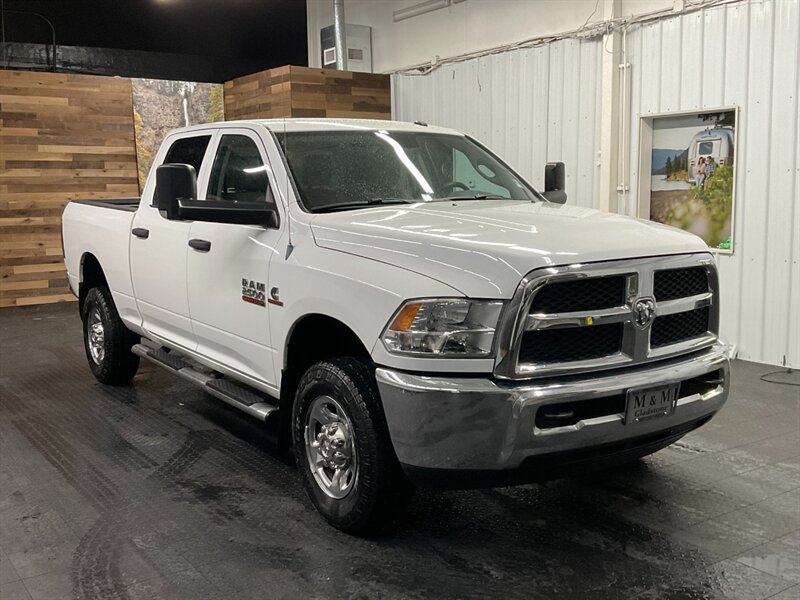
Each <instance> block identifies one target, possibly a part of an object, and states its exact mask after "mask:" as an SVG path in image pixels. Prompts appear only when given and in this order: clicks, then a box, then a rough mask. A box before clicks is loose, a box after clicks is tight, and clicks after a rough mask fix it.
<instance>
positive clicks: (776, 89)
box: [392, 0, 800, 367]
mask: <svg viewBox="0 0 800 600" xmlns="http://www.w3.org/2000/svg"><path fill="white" fill-rule="evenodd" d="M625 46H626V50H627V54H626V57H627V61H628V62H629V63H631V65H632V68H631V114H630V129H629V130H628V131H630V144H631V146H630V152H629V156H631V157H632V159H633V160H632V161H631V162H632V165H631V168H630V180H629V182H628V183H629V184H630V186H631V191H630V193H629V194H628V196H627V198H626V199H625V200H624V201H623V202H622V203H621V206H620V212H625V213H627V214H630V215H635V214H636V211H637V209H636V207H637V175H638V174H637V172H636V171H637V160H636V158H637V157H638V151H639V121H640V117H641V116H642V115H647V114H653V113H662V112H668V111H681V110H693V109H702V108H717V107H720V106H731V105H736V106H738V107H739V123H738V127H737V129H738V131H737V136H738V140H737V145H738V147H737V177H736V195H737V198H736V207H735V222H734V244H735V248H734V254H733V255H718V256H717V263H718V265H719V269H720V277H721V281H722V294H723V299H722V333H723V335H724V336H725V337H726V338H727V339H729V340H730V341H732V342H733V343H735V344H737V345H738V348H739V355H740V356H741V357H742V358H746V359H749V360H755V361H759V362H767V363H772V364H782V363H783V362H784V361H786V364H788V365H790V366H792V367H800V151H799V150H798V148H799V147H800V103H798V98H799V97H800V72H799V69H800V61H799V60H798V57H799V56H800V0H751V1H750V2H741V3H735V4H730V5H725V6H717V7H714V8H709V9H705V10H702V11H698V12H695V13H691V14H687V15H683V16H677V17H670V18H665V19H663V20H661V21H658V22H655V23H652V24H648V25H643V26H634V27H631V28H630V30H629V31H628V32H627V34H626V39H625ZM602 52H603V47H602V43H601V42H600V41H596V40H590V41H586V40H583V41H577V40H566V41H559V42H555V43H552V44H550V45H548V46H543V47H540V48H533V49H527V50H516V51H511V52H506V53H503V54H496V55H493V56H488V57H484V58H480V59H474V60H470V61H467V62H463V63H459V64H455V65H448V66H445V67H442V68H440V69H438V70H436V71H434V72H433V73H432V74H430V75H427V76H407V75H395V76H394V79H393V85H392V95H393V115H394V118H396V119H401V120H410V121H413V120H423V121H428V122H430V123H435V124H437V125H445V126H449V127H454V128H456V129H460V130H463V131H466V132H468V133H470V134H473V135H475V136H476V137H477V138H478V139H480V140H482V141H484V142H486V143H487V144H488V145H489V146H490V147H491V148H493V149H494V150H495V151H497V152H498V153H499V154H500V155H501V156H503V157H504V158H505V159H506V160H508V161H509V162H510V163H511V164H512V165H514V166H515V167H517V168H518V169H519V171H520V172H521V173H522V174H523V175H524V176H526V177H528V178H529V179H530V180H531V181H532V182H533V183H534V184H535V185H539V186H541V183H542V166H543V165H544V163H545V162H546V161H547V160H564V161H565V162H566V163H567V165H568V168H567V173H568V181H567V192H568V194H569V196H570V200H569V202H570V203H571V204H577V205H579V206H589V207H595V206H597V179H598V177H597V175H598V168H597V151H598V146H599V126H600V117H601V112H600V86H601V76H600V73H601V71H600V61H601V58H602Z"/></svg>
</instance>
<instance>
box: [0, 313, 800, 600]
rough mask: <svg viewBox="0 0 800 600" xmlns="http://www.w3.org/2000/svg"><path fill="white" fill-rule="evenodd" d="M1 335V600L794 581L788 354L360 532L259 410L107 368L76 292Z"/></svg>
mask: <svg viewBox="0 0 800 600" xmlns="http://www.w3.org/2000/svg"><path fill="white" fill-rule="evenodd" d="M0 332H2V333H1V334H0V335H1V337H0V598H2V599H3V600H11V599H14V600H16V599H28V598H34V599H36V598H79V599H84V598H87V599H88V598H102V599H104V600H106V599H126V600H127V599H131V600H133V599H139V598H141V599H148V600H153V599H157V598H165V599H170V600H171V599H180V598H191V599H200V598H214V599H218V598H235V599H237V600H238V599H246V598H307V597H313V598H343V597H355V598H373V597H391V598H400V597H407V598H420V597H434V598H451V597H453V598H468V597H476V598H477V597H480V598H485V597H502V598H516V597H519V598H523V597H524V598H552V597H558V598H571V597H592V598H606V597H608V598H626V599H627V598H674V599H678V598H718V597H726V598H727V597H730V598H774V599H776V600H777V599H781V600H787V599H789V598H795V599H796V598H800V392H799V391H798V388H796V387H788V386H780V385H775V384H769V383H763V382H760V381H759V376H760V375H761V374H763V373H766V372H767V371H772V370H774V368H773V367H769V366H764V365H758V364H753V363H746V362H741V361H739V362H737V363H736V364H735V365H734V377H735V379H734V387H733V392H732V394H731V398H730V400H729V401H728V405H727V406H726V407H725V409H724V410H723V411H722V413H721V414H720V415H719V416H717V417H716V418H715V419H714V420H713V421H712V422H711V423H709V424H708V425H706V426H705V427H704V428H703V429H701V430H699V431H697V432H694V433H692V434H690V435H689V436H687V437H686V438H684V439H683V440H682V441H681V442H679V443H677V444H674V445H673V446H671V447H669V448H667V449H665V450H663V451H661V452H659V453H658V454H656V455H654V456H652V457H649V458H647V459H645V460H643V461H640V462H639V463H637V464H634V465H632V466H630V467H627V468H624V469H617V470H614V471H611V472H606V473H603V474H598V475H596V476H594V477H591V478H583V479H580V480H564V481H558V482H553V483H550V484H548V485H546V486H540V485H531V486H523V487H517V488H508V489H497V490H489V491H469V492H447V493H433V492H423V493H419V494H418V495H417V496H416V499H415V501H414V503H413V504H412V507H411V511H410V513H409V515H408V517H407V518H406V519H405V520H404V521H403V522H402V523H401V525H400V526H399V528H398V530H397V531H396V533H395V534H394V535H392V536H389V537H386V538H384V539H380V540H377V541H365V540H360V539H356V538H352V537H348V536H346V535H344V534H341V533H339V532H337V531H336V530H334V529H332V528H330V527H329V526H327V525H326V524H325V523H324V522H323V521H322V519H321V518H320V517H319V516H318V515H317V514H316V513H315V512H314V510H313V508H312V507H311V504H310V503H309V501H308V500H307V499H306V496H305V493H304V492H303V490H302V486H301V484H300V481H299V478H298V474H297V473H296V472H295V470H294V468H293V467H292V466H291V464H290V461H289V460H288V459H287V458H286V457H285V456H283V455H281V454H280V453H278V452H277V451H276V450H274V449H273V447H272V446H271V445H270V443H269V442H268V440H267V436H266V435H265V433H264V431H263V429H262V428H261V427H260V426H259V424H258V423H256V422H255V421H252V420H250V418H249V417H247V416H245V415H242V414H240V413H239V412H237V411H235V410H234V409H231V408H229V407H227V406H226V405H225V404H222V403H221V402H219V401H217V400H215V399H214V398H212V397H211V396H207V395H205V394H204V393H203V392H201V391H197V390H195V389H194V388H192V387H190V386H189V385H188V384H186V383H184V382H182V381H180V380H178V379H177V378H174V377H171V376H170V375H168V374H166V373H163V372H161V371H160V370H157V369H156V368H155V367H153V366H150V365H143V366H142V368H141V370H140V372H139V375H138V376H137V377H136V379H135V380H134V384H133V386H132V387H130V388H121V389H120V388H105V387H102V386H101V385H99V384H97V383H96V382H95V380H94V379H93V378H92V376H91V374H90V372H89V370H88V368H87V366H86V362H85V357H84V353H83V348H82V345H81V336H80V323H79V320H78V317H77V311H76V309H75V306H74V305H61V306H55V307H50V308H37V309H13V310H11V309H6V310H3V311H0ZM787 378H793V380H794V381H795V382H797V381H798V377H797V374H794V375H792V376H787Z"/></svg>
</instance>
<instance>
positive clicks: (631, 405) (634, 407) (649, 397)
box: [625, 383, 681, 425]
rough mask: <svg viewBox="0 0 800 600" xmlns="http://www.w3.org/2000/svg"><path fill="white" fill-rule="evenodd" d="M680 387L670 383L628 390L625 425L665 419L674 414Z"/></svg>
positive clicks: (677, 384)
mask: <svg viewBox="0 0 800 600" xmlns="http://www.w3.org/2000/svg"><path fill="white" fill-rule="evenodd" d="M680 387H681V385H680V383H670V384H668V385H660V386H658V387H651V388H645V389H637V390H628V399H627V402H626V404H625V424H626V425H628V424H630V423H637V422H639V421H646V420H648V419H655V418H658V417H666V416H669V415H671V414H672V413H674V412H675V405H676V404H677V403H678V391H679V390H680Z"/></svg>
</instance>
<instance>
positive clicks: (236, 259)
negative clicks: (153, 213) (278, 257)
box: [188, 128, 285, 387]
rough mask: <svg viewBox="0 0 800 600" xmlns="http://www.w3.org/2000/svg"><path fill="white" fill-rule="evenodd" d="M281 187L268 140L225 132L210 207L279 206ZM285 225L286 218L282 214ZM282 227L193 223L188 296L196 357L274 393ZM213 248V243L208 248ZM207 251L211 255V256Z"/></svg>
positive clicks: (214, 171)
mask: <svg viewBox="0 0 800 600" xmlns="http://www.w3.org/2000/svg"><path fill="white" fill-rule="evenodd" d="M274 185H275V181H274V177H273V174H272V169H271V168H270V164H269V161H268V160H267V156H266V151H265V147H264V143H263V140H262V139H261V137H260V136H259V135H258V134H257V133H256V132H255V131H253V130H250V129H246V128H236V129H233V128H231V129H223V130H222V131H221V132H220V135H219V138H218V139H217V141H216V147H215V149H214V159H213V166H212V167H211V170H210V174H209V177H208V185H207V186H206V188H205V195H204V196H203V194H202V192H198V195H199V196H201V197H203V198H204V199H206V200H218V201H224V202H231V203H236V202H242V201H244V202H254V201H259V202H265V203H272V204H274V205H275V206H276V208H278V210H279V214H280V213H281V209H280V207H279V206H278V204H280V203H276V202H275V200H274V198H275V197H274V195H273V189H274ZM280 220H281V224H283V223H284V220H285V218H284V215H283V214H280ZM281 236H282V225H281V226H279V228H278V229H269V228H266V227H262V226H255V225H238V224H233V223H223V222H217V223H211V222H200V221H196V222H194V223H192V225H191V229H190V233H189V238H190V240H195V241H196V243H194V246H195V247H197V246H199V247H200V248H192V249H190V250H189V256H188V273H189V277H188V296H189V309H190V313H191V319H192V328H193V330H194V332H195V334H196V336H197V352H198V353H200V354H202V355H203V356H205V357H207V358H209V359H211V360H212V361H214V362H216V363H218V364H220V365H223V366H225V367H228V368H229V369H232V370H233V371H235V372H236V373H238V374H243V375H245V376H246V377H248V378H251V379H253V380H255V381H256V382H258V383H261V384H267V386H269V387H274V386H275V385H276V376H275V369H274V365H273V354H274V349H273V348H271V347H270V334H269V328H270V310H275V309H277V310H280V308H279V304H278V303H275V300H272V303H270V289H269V265H270V261H271V259H272V257H273V256H274V255H275V254H276V252H277V251H278V250H277V248H278V242H279V239H280V238H281ZM206 242H207V243H206ZM204 248H207V249H204Z"/></svg>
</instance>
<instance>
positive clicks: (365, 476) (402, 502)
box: [292, 358, 413, 535]
mask: <svg viewBox="0 0 800 600" xmlns="http://www.w3.org/2000/svg"><path fill="white" fill-rule="evenodd" d="M292 422H293V427H292V429H293V441H294V453H295V458H296V460H297V465H298V467H299V469H300V471H301V472H302V474H303V482H304V484H305V488H306V491H307V492H308V495H309V497H310V498H311V501H312V502H313V503H314V506H315V507H316V509H317V510H318V511H319V512H320V514H322V516H324V517H325V519H327V521H328V522H329V523H330V524H331V525H333V526H334V527H336V528H337V529H340V530H342V531H344V532H346V533H351V534H356V535H371V534H375V533H379V532H380V531H381V530H383V529H385V528H386V527H387V526H388V525H389V524H390V523H391V522H392V521H393V520H395V518H396V517H397V516H399V515H400V514H402V512H403V510H404V509H405V507H406V505H407V504H408V502H409V501H410V500H411V496H412V494H413V488H412V486H411V484H410V482H409V481H408V480H407V479H406V477H405V474H404V473H403V471H402V469H401V467H400V464H399V463H398V461H397V457H396V456H395V454H394V449H393V448H392V444H391V440H390V438H389V432H388V429H387V427H386V420H385V418H384V415H383V409H382V407H381V404H380V397H379V395H378V389H377V384H376V383H375V376H374V374H373V370H372V368H371V367H370V366H369V365H367V364H366V363H365V362H364V361H363V360H360V359H357V358H335V359H330V360H325V361H322V362H319V363H317V364H315V365H313V366H312V367H311V368H310V369H308V371H306V373H305V375H303V377H302V378H301V380H300V383H299V385H298V386H297V394H296V396H295V402H294V411H293V418H292ZM333 424H335V425H333ZM332 425H333V426H332Z"/></svg>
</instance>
